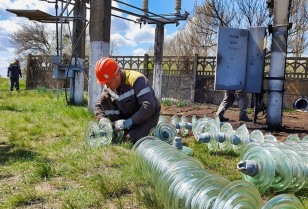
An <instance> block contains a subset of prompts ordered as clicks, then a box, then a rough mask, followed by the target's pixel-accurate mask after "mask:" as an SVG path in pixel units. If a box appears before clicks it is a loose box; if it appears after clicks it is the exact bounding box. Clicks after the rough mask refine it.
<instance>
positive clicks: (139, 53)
mask: <svg viewBox="0 0 308 209" xmlns="http://www.w3.org/2000/svg"><path fill="white" fill-rule="evenodd" d="M146 52H147V51H146V50H145V49H143V48H138V49H135V50H133V56H142V55H144V54H145V53H146Z"/></svg>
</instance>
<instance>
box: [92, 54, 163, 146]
mask: <svg viewBox="0 0 308 209" xmlns="http://www.w3.org/2000/svg"><path fill="white" fill-rule="evenodd" d="M95 73H96V78H97V82H98V83H99V84H104V85H105V86H104V90H103V92H102V94H101V96H100V99H99V101H98V103H97V104H96V105H95V107H94V113H95V116H96V118H97V120H98V121H99V120H100V119H101V118H103V117H105V118H109V119H110V120H111V122H113V123H114V128H115V130H121V129H125V134H126V136H125V139H126V140H130V141H132V142H133V143H135V142H136V141H137V140H139V139H140V138H142V137H144V136H147V135H148V134H149V132H150V131H151V129H152V128H154V127H155V126H156V125H157V123H158V119H159V114H160V102H159V101H158V99H157V98H156V96H155V94H154V90H153V89H152V87H151V85H150V83H149V80H148V79H147V78H146V77H145V76H144V75H143V74H141V73H139V72H137V71H133V70H123V69H120V68H119V65H118V64H117V62H116V61H115V60H113V59H111V58H102V59H100V60H99V61H98V62H97V63H96V66H95Z"/></svg>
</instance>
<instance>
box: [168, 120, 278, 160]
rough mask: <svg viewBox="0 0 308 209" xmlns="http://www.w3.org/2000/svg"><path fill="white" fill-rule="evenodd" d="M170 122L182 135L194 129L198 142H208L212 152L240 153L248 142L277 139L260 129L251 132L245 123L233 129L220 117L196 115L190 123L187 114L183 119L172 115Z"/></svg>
mask: <svg viewBox="0 0 308 209" xmlns="http://www.w3.org/2000/svg"><path fill="white" fill-rule="evenodd" d="M170 123H171V124H172V125H173V126H174V127H175V129H176V130H177V132H180V133H181V135H182V136H186V135H187V133H188V131H189V129H192V133H193V135H194V137H195V139H196V140H197V141H198V142H201V143H206V144H207V147H208V149H209V150H210V151H211V152H217V151H219V150H220V151H222V152H229V151H233V152H235V153H237V154H240V151H241V150H242V149H243V147H244V146H245V145H246V144H248V143H252V142H258V143H263V142H264V141H273V142H274V141H277V139H276V138H275V137H274V136H272V135H270V134H267V135H265V136H263V134H262V132H261V131H259V130H255V131H253V132H251V133H250V134H249V132H248V129H247V127H246V124H243V125H242V126H240V127H239V128H238V129H237V130H233V128H232V126H231V124H230V123H221V122H220V121H219V119H218V118H216V119H213V118H209V117H202V118H199V119H197V118H196V116H195V115H194V116H193V117H192V120H191V123H189V122H188V121H187V119H186V117H185V116H182V117H181V119H179V117H178V116H172V117H171V120H170Z"/></svg>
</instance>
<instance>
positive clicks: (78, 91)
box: [70, 0, 86, 104]
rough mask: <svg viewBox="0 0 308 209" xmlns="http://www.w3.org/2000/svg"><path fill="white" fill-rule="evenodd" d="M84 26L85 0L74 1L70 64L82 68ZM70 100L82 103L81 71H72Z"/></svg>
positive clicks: (84, 37)
mask: <svg viewBox="0 0 308 209" xmlns="http://www.w3.org/2000/svg"><path fill="white" fill-rule="evenodd" d="M85 26H86V3H85V1H81V0H79V1H75V5H74V21H73V37H72V39H73V40H72V43H73V47H74V49H75V51H74V52H73V53H74V59H73V60H72V63H71V64H72V66H79V67H81V68H82V69H84V60H85V40H86V33H85ZM70 86H71V87H70V102H71V103H74V104H82V103H83V91H84V74H83V72H82V71H74V77H73V78H72V79H71V82H70Z"/></svg>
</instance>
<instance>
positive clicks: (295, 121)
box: [161, 104, 308, 141]
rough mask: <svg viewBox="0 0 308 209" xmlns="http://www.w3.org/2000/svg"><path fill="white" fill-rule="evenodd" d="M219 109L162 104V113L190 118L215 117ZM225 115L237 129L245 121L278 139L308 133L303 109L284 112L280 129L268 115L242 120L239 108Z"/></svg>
mask: <svg viewBox="0 0 308 209" xmlns="http://www.w3.org/2000/svg"><path fill="white" fill-rule="evenodd" d="M217 109H218V106H217V105H211V104H204V105H203V104H202V105H188V106H186V107H178V106H176V105H171V106H162V110H161V114H162V115H166V116H170V117H171V116H173V115H177V116H182V115H185V116H186V117H187V118H189V120H190V119H191V117H192V116H193V115H196V116H197V117H198V118H199V117H203V116H204V115H206V116H207V117H211V118H215V113H216V111H217ZM248 116H249V118H251V119H253V113H250V114H249V115H248ZM225 117H228V118H229V119H230V121H229V122H230V124H231V125H232V127H233V129H237V128H238V127H239V126H241V125H242V124H243V123H245V124H246V125H247V128H248V130H249V132H251V131H253V130H256V129H258V130H260V131H262V133H263V134H266V133H271V134H272V135H273V136H275V137H276V138H277V139H278V140H282V141H283V140H285V139H286V138H287V136H289V135H290V134H298V136H299V137H300V138H303V137H304V136H306V135H308V113H307V112H301V111H291V112H283V115H282V127H281V128H280V129H276V130H272V129H269V128H268V126H267V125H266V116H261V117H260V119H259V120H257V123H256V124H254V123H253V122H241V121H239V120H238V119H239V109H238V108H230V109H228V110H227V111H226V113H225Z"/></svg>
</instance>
